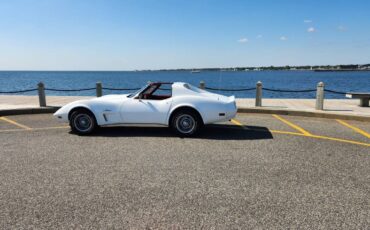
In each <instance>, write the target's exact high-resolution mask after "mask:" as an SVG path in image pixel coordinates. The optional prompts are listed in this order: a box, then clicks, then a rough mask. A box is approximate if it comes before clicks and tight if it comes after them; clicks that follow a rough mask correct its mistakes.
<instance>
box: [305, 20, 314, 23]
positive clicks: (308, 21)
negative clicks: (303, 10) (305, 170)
mask: <svg viewBox="0 0 370 230" xmlns="http://www.w3.org/2000/svg"><path fill="white" fill-rule="evenodd" d="M303 22H304V23H311V22H312V20H309V19H305V20H303Z"/></svg>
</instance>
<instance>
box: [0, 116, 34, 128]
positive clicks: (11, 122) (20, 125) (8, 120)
mask: <svg viewBox="0 0 370 230" xmlns="http://www.w3.org/2000/svg"><path fill="white" fill-rule="evenodd" d="M0 119H1V120H3V121H6V122H8V123H10V124H13V125H15V126H18V127H20V128H22V129H26V130H31V129H32V128H30V127H28V126H26V125H22V124H19V123H18V122H16V121H13V120H11V119H9V118H6V117H0Z"/></svg>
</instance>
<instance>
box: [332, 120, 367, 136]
mask: <svg viewBox="0 0 370 230" xmlns="http://www.w3.org/2000/svg"><path fill="white" fill-rule="evenodd" d="M337 122H339V123H340V124H342V125H344V126H346V127H348V128H350V129H352V130H353V131H355V132H357V133H359V134H361V135H363V136H365V137H367V138H369V139H370V134H369V133H367V132H365V131H364V130H362V129H359V128H357V127H355V126H353V125H350V124H348V123H347V122H345V121H342V120H337Z"/></svg>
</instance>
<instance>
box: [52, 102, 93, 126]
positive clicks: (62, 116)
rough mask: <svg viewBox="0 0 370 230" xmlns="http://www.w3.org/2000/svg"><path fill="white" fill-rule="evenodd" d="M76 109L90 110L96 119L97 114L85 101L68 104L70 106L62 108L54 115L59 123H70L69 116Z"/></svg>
mask: <svg viewBox="0 0 370 230" xmlns="http://www.w3.org/2000/svg"><path fill="white" fill-rule="evenodd" d="M75 108H85V109H88V110H90V111H91V112H92V113H93V114H94V116H95V117H96V114H95V112H94V110H93V109H92V108H91V107H90V106H89V105H88V104H86V103H85V101H74V102H71V103H68V104H66V105H64V106H62V107H61V108H60V109H58V110H57V111H56V112H55V113H54V114H53V116H54V117H56V118H57V119H58V121H61V122H69V117H68V115H69V113H70V112H71V111H72V110H73V109H75Z"/></svg>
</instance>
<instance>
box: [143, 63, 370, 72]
mask: <svg viewBox="0 0 370 230" xmlns="http://www.w3.org/2000/svg"><path fill="white" fill-rule="evenodd" d="M266 70H370V64H365V65H353V64H350V65H314V66H311V65H304V66H289V65H286V66H263V67H227V68H193V69H186V68H182V69H160V71H266ZM144 71H145V70H144ZM146 71H148V70H146Z"/></svg>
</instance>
